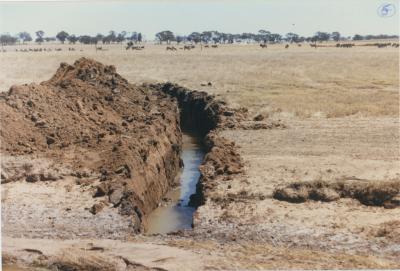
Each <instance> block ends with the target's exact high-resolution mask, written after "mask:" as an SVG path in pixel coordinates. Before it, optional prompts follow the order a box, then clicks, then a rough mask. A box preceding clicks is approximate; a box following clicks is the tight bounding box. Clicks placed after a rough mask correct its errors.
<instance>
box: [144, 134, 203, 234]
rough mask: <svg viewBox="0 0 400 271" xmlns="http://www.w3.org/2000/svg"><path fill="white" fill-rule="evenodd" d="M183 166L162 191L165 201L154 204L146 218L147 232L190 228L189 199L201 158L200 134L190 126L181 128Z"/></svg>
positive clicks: (190, 208)
mask: <svg viewBox="0 0 400 271" xmlns="http://www.w3.org/2000/svg"><path fill="white" fill-rule="evenodd" d="M182 139H183V145H182V154H181V158H182V160H183V165H184V166H183V169H182V171H181V172H180V176H179V179H180V181H179V183H180V185H179V186H178V187H176V188H173V189H171V190H170V191H169V192H168V193H167V194H166V195H165V199H167V201H166V202H165V201H164V203H163V204H162V205H161V206H159V207H158V208H156V209H155V210H154V211H153V212H152V213H151V214H150V215H149V217H148V219H147V230H146V233H147V234H157V233H158V234H165V233H168V232H173V231H177V230H181V229H191V228H192V222H193V213H194V212H195V211H196V208H195V207H191V206H189V205H188V204H189V199H190V196H191V195H192V194H195V193H196V184H197V182H198V181H199V178H200V171H199V166H200V164H201V163H202V161H203V158H204V148H203V146H202V143H201V141H202V138H201V137H200V136H199V135H198V134H197V133H196V131H194V130H190V129H185V128H184V129H183V131H182Z"/></svg>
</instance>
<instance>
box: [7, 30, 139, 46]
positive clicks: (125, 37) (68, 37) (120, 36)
mask: <svg viewBox="0 0 400 271" xmlns="http://www.w3.org/2000/svg"><path fill="white" fill-rule="evenodd" d="M56 40H58V41H60V42H61V43H62V44H64V43H66V42H67V43H69V44H76V43H77V42H79V43H82V44H98V43H103V44H111V43H122V42H124V41H131V42H134V43H138V42H139V43H140V42H142V40H143V36H142V33H140V32H135V31H134V32H130V33H128V32H126V31H122V32H120V33H117V32H116V31H110V32H109V33H108V34H106V35H103V34H97V35H96V36H90V35H81V36H77V35H74V34H69V33H67V32H66V31H60V32H58V33H57V35H56V36H55V37H45V32H44V31H42V30H39V31H36V32H35V40H34V41H35V42H36V43H37V44H42V43H44V42H50V41H56ZM31 41H33V38H32V36H31V35H30V34H29V33H28V32H20V33H18V34H17V35H14V36H13V35H10V34H9V33H6V34H2V35H0V43H1V45H14V44H16V43H18V42H19V43H22V44H25V43H27V42H31Z"/></svg>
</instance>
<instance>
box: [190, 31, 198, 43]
mask: <svg viewBox="0 0 400 271" xmlns="http://www.w3.org/2000/svg"><path fill="white" fill-rule="evenodd" d="M187 39H188V41H190V42H194V43H199V42H200V41H201V34H200V33H199V32H193V33H191V34H190V35H189V36H188V37H187Z"/></svg>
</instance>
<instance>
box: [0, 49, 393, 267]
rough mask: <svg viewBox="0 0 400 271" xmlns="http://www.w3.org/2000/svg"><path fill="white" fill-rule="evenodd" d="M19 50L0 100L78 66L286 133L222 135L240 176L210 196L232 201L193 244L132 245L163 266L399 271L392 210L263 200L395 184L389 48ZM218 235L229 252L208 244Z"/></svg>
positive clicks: (348, 201) (0, 57) (6, 59)
mask: <svg viewBox="0 0 400 271" xmlns="http://www.w3.org/2000/svg"><path fill="white" fill-rule="evenodd" d="M25 47H28V48H29V46H25ZM25 47H23V46H17V47H8V48H7V52H5V53H0V63H1V66H0V74H1V77H0V90H1V91H7V90H8V89H9V87H10V86H11V85H13V84H23V83H30V82H37V83H38V82H41V81H43V80H47V79H49V78H50V77H51V76H52V74H53V73H54V71H55V70H56V69H57V67H58V66H59V65H60V62H68V63H73V62H74V61H75V60H76V59H78V58H79V57H82V56H84V57H89V58H93V59H95V60H98V61H100V62H103V63H105V64H112V65H115V66H116V68H117V72H118V73H120V74H121V75H122V76H123V77H125V78H127V79H128V80H129V81H130V82H132V83H145V82H146V83H147V82H165V81H171V82H174V83H178V84H181V85H183V86H186V87H188V88H191V89H197V90H204V91H207V92H208V93H212V94H215V95H216V96H218V97H219V98H221V99H223V100H226V101H227V102H228V104H229V105H230V106H233V107H240V106H243V107H247V108H248V109H249V115H250V117H253V116H255V115H257V114H259V113H262V114H263V115H264V116H265V117H266V119H265V121H266V122H268V121H276V120H278V119H279V120H281V121H282V122H283V123H284V124H285V126H286V128H277V129H264V130H241V129H237V130H226V131H222V134H223V135H224V136H225V137H226V138H229V139H231V140H234V141H235V142H236V143H237V145H239V147H240V149H239V152H240V154H241V156H242V158H243V160H244V163H245V168H246V171H245V174H244V176H242V177H241V178H238V179H234V180H232V181H230V182H229V185H228V183H225V182H221V183H218V184H216V187H217V188H216V189H215V194H214V195H213V197H214V198H216V199H222V201H223V199H227V198H229V197H230V196H231V195H234V196H235V197H236V198H239V200H235V201H233V202H228V203H226V205H224V206H221V205H219V204H217V203H215V202H213V201H210V202H207V203H206V204H205V205H203V206H201V207H200V208H199V209H198V211H197V214H196V216H195V232H197V233H199V235H197V236H202V237H199V238H198V239H199V240H197V241H196V242H194V241H192V240H188V239H179V238H177V239H174V237H171V238H170V239H169V240H167V241H165V240H163V241H160V239H157V237H154V238H153V237H140V238H144V239H140V238H139V239H140V240H139V241H143V240H144V241H145V242H153V243H157V244H162V245H165V246H170V247H173V248H172V249H171V250H165V251H166V252H165V255H166V256H165V257H167V258H168V257H170V254H174V253H175V254H176V255H180V257H189V259H192V258H191V257H193V259H196V260H197V261H199V263H198V266H201V267H202V268H204V269H235V268H236V269H263V268H264V269H265V268H273V269H276V268H288V269H290V268H294V269H299V268H301V269H310V268H313V269H315V268H321V269H322V268H328V269H333V268H346V269H347V268H350V269H355V268H400V261H399V259H400V245H399V242H400V240H399V238H398V236H399V234H400V232H399V225H400V208H394V209H385V208H383V207H377V206H366V205H364V204H361V203H360V202H359V201H357V200H356V199H354V198H340V199H338V200H336V201H332V202H320V201H307V202H305V203H301V204H294V203H289V202H285V201H278V200H275V199H273V197H272V194H273V191H274V189H275V188H276V187H277V186H281V185H287V184H290V183H293V182H313V181H324V182H328V183H329V182H331V183H335V182H337V181H338V180H340V181H345V182H351V181H353V180H357V181H361V182H363V181H366V182H367V181H368V182H376V183H377V184H380V183H383V182H385V181H395V182H399V180H400V159H399V144H400V135H399V51H398V48H392V47H389V48H376V47H361V46H357V47H354V48H334V47H325V48H317V49H314V48H311V47H310V46H309V45H303V46H301V47H298V46H290V48H288V49H285V48H284V45H271V46H269V47H268V48H267V49H261V48H260V47H259V46H257V45H222V46H219V48H207V49H206V48H203V50H200V48H196V49H194V50H191V51H184V50H179V49H178V51H176V52H170V51H166V50H165V46H159V45H146V48H145V49H144V50H142V51H126V50H125V49H124V48H123V47H122V46H120V45H113V46H103V48H105V49H106V50H105V51H98V52H96V51H95V49H94V47H92V46H75V48H76V51H68V47H71V46H68V45H65V46H60V45H52V47H60V48H63V51H61V52H55V51H52V52H27V53H23V52H15V49H19V48H25ZM30 47H31V48H33V47H34V46H30ZM45 47H46V46H45ZM47 47H51V46H47ZM208 82H211V86H208V85H207V83H208ZM201 234H203V235H201ZM218 236H224V238H226V240H231V241H232V240H233V241H235V242H228V241H227V243H226V244H221V243H219V242H217V241H215V242H214V241H213V240H216V239H217V240H218ZM146 238H150V239H146ZM151 238H153V239H151ZM149 240H150V241H149ZM236 241H237V242H236ZM19 242H21V241H19ZM38 242H39V241H38ZM35 246H37V247H40V246H42V248H43V249H44V248H45V247H46V245H45V244H39V243H38V244H35ZM116 247H117V246H116ZM11 248H12V249H15V250H16V249H17V248H16V247H15V248H14V247H11ZM35 248H36V247H35ZM176 248H179V249H181V250H184V251H185V253H187V254H185V253H183V252H178V251H175V249H176ZM124 251H125V250H124ZM188 251H189V252H190V253H189V252H188ZM186 255H187V256H186ZM130 257H132V259H133V258H134V256H132V255H130ZM145 258H146V257H144V258H143V257H142V258H140V257H139V256H138V258H137V259H136V260H138V259H139V262H140V260H142V261H144V262H146V263H147V261H148V259H145ZM167 258H166V259H167ZM165 262H166V263H168V264H170V265H168V267H170V268H172V269H174V267H175V270H178V269H180V268H183V269H185V268H188V266H183V267H182V266H180V267H179V268H178V267H177V266H176V265H173V262H168V260H165ZM157 264H160V266H162V265H161V263H157ZM193 268H194V270H195V269H196V267H193Z"/></svg>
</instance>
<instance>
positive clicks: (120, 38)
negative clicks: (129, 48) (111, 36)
mask: <svg viewBox="0 0 400 271" xmlns="http://www.w3.org/2000/svg"><path fill="white" fill-rule="evenodd" d="M125 36H126V31H122V32H121V33H119V34H118V35H117V36H116V38H115V41H116V42H117V43H121V42H123V41H124V40H125V39H126V38H125Z"/></svg>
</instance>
